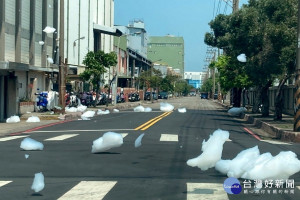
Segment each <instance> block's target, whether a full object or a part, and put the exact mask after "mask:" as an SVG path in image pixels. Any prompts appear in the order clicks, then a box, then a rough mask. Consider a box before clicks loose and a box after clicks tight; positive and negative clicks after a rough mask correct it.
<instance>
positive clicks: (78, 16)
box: [64, 0, 121, 84]
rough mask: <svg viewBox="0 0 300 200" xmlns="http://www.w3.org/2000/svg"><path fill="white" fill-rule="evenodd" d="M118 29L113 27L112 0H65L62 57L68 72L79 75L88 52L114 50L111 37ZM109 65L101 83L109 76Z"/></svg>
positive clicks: (111, 72)
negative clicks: (64, 59)
mask: <svg viewBox="0 0 300 200" xmlns="http://www.w3.org/2000/svg"><path fill="white" fill-rule="evenodd" d="M119 35H121V32H120V31H118V30H117V29H116V28H114V0H65V30H64V37H65V38H64V39H65V48H64V50H65V52H64V55H65V58H67V59H68V66H69V74H73V75H79V74H80V73H82V72H83V71H84V69H85V66H84V65H83V64H82V61H83V60H84V57H85V55H86V54H87V53H88V52H89V51H98V50H102V51H104V52H105V53H110V52H112V51H114V46H113V36H119ZM112 76H113V71H112V68H111V69H110V70H108V72H107V73H106V74H104V76H103V80H105V83H104V84H107V83H108V82H109V80H111V79H112Z"/></svg>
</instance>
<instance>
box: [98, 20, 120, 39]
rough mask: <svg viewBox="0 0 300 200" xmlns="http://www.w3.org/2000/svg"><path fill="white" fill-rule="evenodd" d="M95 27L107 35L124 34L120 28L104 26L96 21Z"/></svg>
mask: <svg viewBox="0 0 300 200" xmlns="http://www.w3.org/2000/svg"><path fill="white" fill-rule="evenodd" d="M93 28H94V30H96V31H99V32H100V33H104V34H107V35H114V36H118V37H120V36H121V35H122V32H121V31H120V30H119V29H117V28H113V27H109V26H103V25H100V24H95V23H94V24H93Z"/></svg>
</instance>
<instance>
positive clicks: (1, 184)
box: [0, 181, 12, 187]
mask: <svg viewBox="0 0 300 200" xmlns="http://www.w3.org/2000/svg"><path fill="white" fill-rule="evenodd" d="M11 182H12V181H0V187H2V186H4V185H6V184H9V183H11Z"/></svg>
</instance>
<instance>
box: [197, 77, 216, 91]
mask: <svg viewBox="0 0 300 200" xmlns="http://www.w3.org/2000/svg"><path fill="white" fill-rule="evenodd" d="M212 89H213V80H212V78H208V79H206V80H205V81H204V82H203V84H202V86H201V88H200V92H211V91H212Z"/></svg>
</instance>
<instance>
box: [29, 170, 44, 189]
mask: <svg viewBox="0 0 300 200" xmlns="http://www.w3.org/2000/svg"><path fill="white" fill-rule="evenodd" d="M44 187H45V180H44V175H43V173H42V172H40V173H36V174H34V179H33V183H32V186H31V189H32V190H34V192H40V191H42V190H43V189H44Z"/></svg>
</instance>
